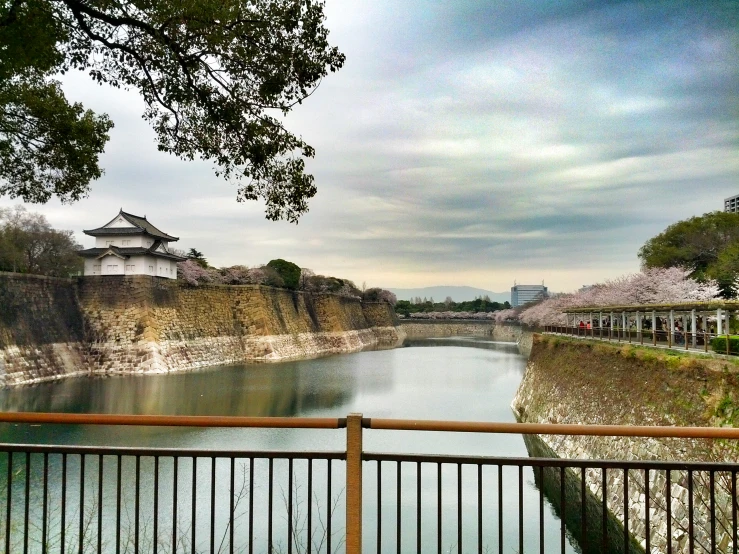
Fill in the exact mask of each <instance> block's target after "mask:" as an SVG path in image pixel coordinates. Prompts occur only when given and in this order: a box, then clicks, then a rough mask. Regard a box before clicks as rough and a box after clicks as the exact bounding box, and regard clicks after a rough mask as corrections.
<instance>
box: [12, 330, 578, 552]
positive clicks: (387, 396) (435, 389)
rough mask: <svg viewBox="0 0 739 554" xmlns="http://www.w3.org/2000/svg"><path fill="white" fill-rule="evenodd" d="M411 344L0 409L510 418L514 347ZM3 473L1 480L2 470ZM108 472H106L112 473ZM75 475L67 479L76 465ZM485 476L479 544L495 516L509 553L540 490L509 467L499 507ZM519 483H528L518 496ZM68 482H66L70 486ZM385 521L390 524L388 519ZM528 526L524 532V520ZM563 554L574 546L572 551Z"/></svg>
mask: <svg viewBox="0 0 739 554" xmlns="http://www.w3.org/2000/svg"><path fill="white" fill-rule="evenodd" d="M408 346H409V347H408V348H399V349H395V350H378V351H370V352H362V353H357V354H348V355H340V356H332V357H328V358H320V359H315V360H303V361H298V362H289V363H282V364H269V365H267V364H260V365H242V366H232V367H220V368H213V369H210V370H206V371H198V372H192V373H182V374H170V375H130V376H120V377H110V378H93V379H84V378H83V379H73V380H67V381H60V382H56V383H47V384H41V385H37V386H33V387H23V388H15V389H6V390H3V391H0V408H1V409H3V410H19V411H62V412H88V413H134V414H189V415H250V416H270V415H273V416H315V417H321V416H328V417H344V416H346V414H347V413H350V412H361V413H363V414H364V415H365V416H367V417H392V418H415V419H450V420H470V421H511V422H512V421H514V417H513V414H512V412H511V409H510V402H511V399H512V398H513V396H514V394H515V391H516V388H517V387H518V384H519V383H520V380H521V377H522V375H523V373H524V370H525V365H526V360H525V358H523V357H522V356H520V355H519V354H518V351H517V349H516V346H515V345H513V344H506V343H497V342H494V341H490V340H486V339H484V338H461V337H453V338H445V339H431V340H423V341H415V340H414V341H412V342H411V343H410V344H409V345H408ZM428 346H433V348H428ZM462 346H463V347H464V348H462ZM0 433H1V436H0V440H4V441H7V442H36V443H68V444H108V445H121V444H125V445H141V446H162V447H165V446H173V447H181V448H224V447H226V448H230V447H233V448H248V449H253V450H275V449H284V450H316V449H326V450H340V449H343V447H344V445H345V440H346V439H345V434H344V432H343V430H336V431H331V430H315V431H305V430H294V429H277V430H269V429H247V430H244V429H190V430H188V429H180V428H177V429H169V428H147V429H142V428H135V427H128V428H123V429H108V428H103V427H94V428H93V427H84V426H68V427H59V426H49V425H44V426H9V425H5V426H1V427H0ZM364 445H365V449H366V450H367V451H375V452H378V451H379V452H413V453H439V454H472V455H488V456H516V457H518V456H521V457H523V456H526V455H527V452H526V447H525V444H524V442H523V440H522V438H521V437H520V436H516V435H478V434H466V433H444V434H442V433H424V432H397V431H367V432H366V433H365V436H364ZM55 463H58V461H55ZM70 463H72V462H70ZM168 463H169V462H168ZM206 465H207V464H206ZM337 465H338V466H340V464H337ZM1 466H2V464H0V475H1V474H2V472H3V468H2V467H1ZM168 467H169V466H163V469H162V471H163V473H162V476H161V482H162V483H163V484H162V485H161V486H162V487H164V486H165V484H166V483H168V482H170V479H171V475H170V474H169V473H168V472H170V471H171V470H170V469H168ZM113 469H114V467H111V469H110V471H112V470H113ZM129 470H130V468H129ZM388 470H389V471H388V475H386V476H385V477H384V479H383V481H382V482H383V485H382V487H383V491H384V493H383V500H382V503H383V510H382V513H383V522H384V523H383V525H387V527H386V528H387V529H391V528H392V526H391V524H392V518H394V517H395V515H394V514H395V513H396V512H395V507H394V506H395V502H396V499H395V498H394V496H393V494H394V491H395V490H397V482H396V478H397V476H396V475H395V471H394V470H393V469H392V468H388ZM72 471H73V473H74V472H76V471H77V469H76V468H74V469H73V470H72ZM199 471H201V469H199ZM202 471H206V472H207V471H208V468H207V467H204V468H202ZM220 471H221V470H219V472H220ZM339 471H341V470H339ZM366 471H367V481H366V484H365V486H366V492H367V496H366V498H367V503H368V506H367V514H368V515H367V518H368V520H367V526H366V528H365V545H366V548H367V549H368V551H374V550H375V549H376V545H374V544H373V541H375V540H376V539H375V535H374V532H373V526H374V521H373V520H372V517H373V516H371V514H372V513H376V506H375V507H374V508H373V507H372V502H373V500H372V499H373V498H377V494H376V492H374V493H373V487H374V483H376V482H377V481H376V479H375V478H374V477H373V472H374V471H376V468H375V467H372V466H368V467H367V469H366ZM414 471H415V470H414V469H413V468H409V469H408V470H407V471H404V472H403V474H402V477H401V480H402V490H403V499H402V505H403V508H402V514H403V518H404V519H406V518H408V520H409V521H414V520H415V513H414V508H413V507H412V506H413V502H414V498H415V496H414V495H415V487H414V483H415V474H414ZM421 471H422V473H423V474H428V475H426V476H425V477H424V480H423V487H422V488H423V490H422V498H423V499H424V500H423V514H422V520H423V522H424V529H425V530H424V531H423V533H424V536H423V543H424V550H426V547H427V546H428V547H429V548H431V547H432V545H434V544H435V542H434V541H435V540H436V534H435V532H434V531H433V525H432V524H433V521H434V519H435V518H436V517H437V516H436V515H435V512H434V511H433V509H432V505H431V504H429V503H428V502H429V500H431V499H435V498H437V497H438V490H437V488H436V483H437V475H436V471H437V468H436V467H431V466H429V467H426V466H424V467H422V468H421ZM485 471H486V473H485V475H484V479H485V482H486V483H487V484H486V487H485V493H484V498H483V501H484V505H485V506H486V508H485V509H486V513H487V514H488V515H487V516H486V520H485V529H484V531H485V535H486V538H485V544H486V545H494V544H497V542H498V537H497V535H496V533H497V518H498V517H499V516H500V517H502V518H503V519H504V520H505V534H506V536H505V544H506V551H514V550H515V549H516V548H517V545H518V540H519V536H518V533H519V525H520V524H521V523H520V522H519V519H518V513H519V509H518V506H519V503H522V505H524V506H538V495H539V492H538V490H537V488H536V486H535V484H534V476H533V474H532V472H531V470H530V469H525V470H523V472H522V473H521V474H520V475H519V473H518V470H517V469H511V470H509V469H506V470H505V473H504V475H503V480H502V481H500V482H501V483H504V484H505V486H506V490H507V491H508V492H506V493H505V495H504V497H503V504H502V506H500V507H499V506H498V500H497V499H498V488H497V487H498V484H497V483H498V482H499V481H498V477H497V475H496V474H494V473H490V474H489V475H488V474H487V471H488V470H487V469H486V470H485ZM466 472H467V469H465V470H464V476H463V477H464V479H463V483H462V486H461V489H462V495H463V504H464V505H463V506H462V508H461V510H462V512H463V513H464V514H465V518H467V516H468V515H469V517H470V518H471V521H474V520H475V516H474V512H475V510H476V504H475V503H476V499H477V485H476V481H475V479H476V474H470V475H469V476H468V475H467V473H466ZM442 473H443V475H442V478H443V483H444V499H445V501H444V504H443V506H442V509H443V519H444V522H445V523H444V530H443V534H444V540H443V543H444V548H445V549H446V548H447V547H448V546H449V544H452V543H453V542H454V540H455V538H454V537H456V533H455V531H454V529H453V527H454V524H453V522H455V521H456V515H455V512H456V510H457V508H456V505H455V504H454V502H455V500H454V499H456V492H455V491H456V478H457V475H456V472H455V470H454V468H451V467H444V468H442ZM88 474H89V475H91V478H92V476H94V474H95V473H94V470H93V469H92V468H90V469H89V470H88ZM335 477H336V482H337V483H340V482H341V478H340V475H339V474H337V475H336V476H335ZM519 477H520V478H522V479H523V484H524V486H523V489H522V491H521V493H520V496H519V493H518V489H517V481H518V479H519ZM69 486H70V487H71V486H72V483H71V482H70V484H69ZM91 486H92V483H91ZM258 486H259V487H260V488H259V489H258V491H257V494H258V495H259V499H261V497H262V496H264V495H265V494H266V488H265V487H264V483H263V482H262V483H260V484H259V485H258ZM316 486H317V487H318V486H319V485H318V484H317V485H316ZM88 488H89V487H88ZM447 488H448V490H447ZM55 494H56V493H55ZM162 494H163V497H166V496H168V494H169V491H168V490H167V489H164V488H163V489H162ZM406 496H407V498H406ZM260 501H261V500H260ZM450 502H451V503H450ZM501 508H502V509H501ZM527 510H528V508H527ZM222 515H223V514H219V516H218V517H222ZM385 518H388V520H387V522H385ZM450 522H451V523H450ZM526 523H527V529H528V525H529V524H528V522H526ZM465 527H466V530H465V537H464V539H465V544H466V545H469V547H467V546H466V547H465V550H467V549H468V548H473V545H474V544H475V540H476V539H475V536H474V533H475V526H474V525H469V526H465ZM531 529H533V530H532V531H528V530H527V531H526V532H525V537H524V539H525V540H524V542H525V546H526V549H527V550H529V549H534V550H537V549H538V548H539V543H538V540H539V536H538V520H537V521H536V522H535V523H534V524H531ZM544 531H545V540H546V543H547V544H558V536H559V522H558V520H557V518H556V517H555V516H554V514H553V513H551V512H549V511H547V513H546V514H545V521H544ZM468 534H469V536H468ZM385 540H386V539H383V549H384V548H385ZM387 540H390V537H388V539H387ZM406 541H408V544H407V545H406V544H405V543H406ZM450 541H451V542H450ZM403 543H404V544H403V550H404V551H405V550H406V549H407V550H413V544H412V543H413V536H412V535H408V536H407V537H405V535H404V539H403ZM388 547H389V548H392V547H394V543H393V544H392V545H391V544H389V543H388ZM406 547H407V548H406ZM566 551H567V552H572V551H573V550H572V548H571V547H570V546H569V545H568V546H567V549H566Z"/></svg>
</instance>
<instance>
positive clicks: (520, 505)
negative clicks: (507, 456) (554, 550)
mask: <svg viewBox="0 0 739 554" xmlns="http://www.w3.org/2000/svg"><path fill="white" fill-rule="evenodd" d="M518 551H519V552H523V466H522V465H520V466H518ZM460 552H461V550H460Z"/></svg>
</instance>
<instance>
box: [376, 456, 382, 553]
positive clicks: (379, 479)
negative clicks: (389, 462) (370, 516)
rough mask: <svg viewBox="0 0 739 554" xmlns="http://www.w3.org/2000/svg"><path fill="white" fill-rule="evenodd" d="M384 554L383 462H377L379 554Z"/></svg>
mask: <svg viewBox="0 0 739 554" xmlns="http://www.w3.org/2000/svg"><path fill="white" fill-rule="evenodd" d="M380 552H382V462H381V461H380V460H377V554H380Z"/></svg>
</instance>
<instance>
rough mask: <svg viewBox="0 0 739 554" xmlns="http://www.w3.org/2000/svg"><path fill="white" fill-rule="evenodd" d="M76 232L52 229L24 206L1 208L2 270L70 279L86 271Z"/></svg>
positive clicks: (0, 259)
mask: <svg viewBox="0 0 739 554" xmlns="http://www.w3.org/2000/svg"><path fill="white" fill-rule="evenodd" d="M81 248H82V247H81V246H80V245H79V244H77V242H76V241H75V240H74V238H73V236H72V231H60V230H57V229H54V228H52V226H51V225H49V222H48V221H47V220H46V218H45V217H44V216H43V215H41V214H36V213H30V212H28V211H27V210H26V209H25V208H24V207H22V206H16V207H15V208H0V271H12V272H16V273H33V274H36V275H49V276H52V277H69V276H70V275H78V274H80V273H81V272H82V267H83V264H84V262H83V260H82V258H81V257H80V256H78V255H77V251H78V250H80V249H81Z"/></svg>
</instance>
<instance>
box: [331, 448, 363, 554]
mask: <svg viewBox="0 0 739 554" xmlns="http://www.w3.org/2000/svg"><path fill="white" fill-rule="evenodd" d="M326 466H327V468H328V478H327V479H326V498H327V500H328V501H327V504H326V505H327V506H328V510H327V512H328V513H327V515H326V519H327V520H328V521H327V522H326V529H327V531H326V552H331V520H332V519H333V518H332V517H331V514H332V511H331V468H332V465H331V460H326ZM359 481H360V484H361V482H362V480H361V478H360V480H359ZM359 506H360V509H361V506H362V502H361V498H360V502H359ZM359 524H360V526H361V524H362V518H361V514H360V518H359ZM359 539H360V541H361V539H362V537H361V536H360V537H359ZM361 547H362V545H361V544H360V545H359V548H360V550H361ZM348 553H349V547H347V554H348Z"/></svg>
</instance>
